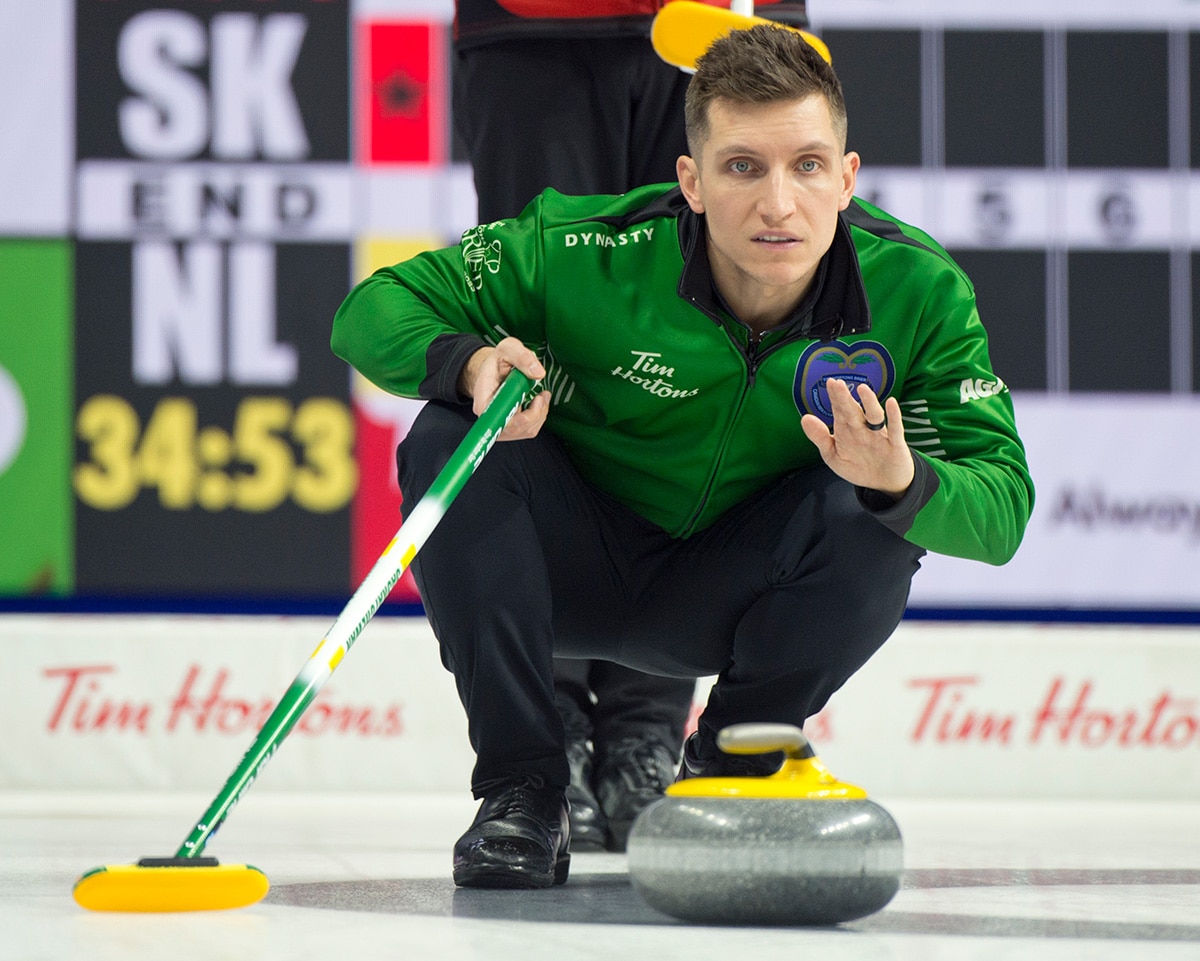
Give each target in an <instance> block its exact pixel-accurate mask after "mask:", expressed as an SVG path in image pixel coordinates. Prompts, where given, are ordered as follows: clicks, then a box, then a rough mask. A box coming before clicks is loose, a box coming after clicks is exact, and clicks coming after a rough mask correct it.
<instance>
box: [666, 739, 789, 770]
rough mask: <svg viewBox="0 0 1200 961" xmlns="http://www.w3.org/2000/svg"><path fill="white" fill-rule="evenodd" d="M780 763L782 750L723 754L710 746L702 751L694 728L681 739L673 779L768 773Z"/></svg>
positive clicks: (702, 747)
mask: <svg viewBox="0 0 1200 961" xmlns="http://www.w3.org/2000/svg"><path fill="white" fill-rule="evenodd" d="M781 767H783V752H782V751H773V752H771V753H770V754H726V753H725V752H724V751H721V750H720V749H719V748H716V747H714V748H713V749H712V751H711V752H708V751H705V750H704V746H703V744H702V743H701V741H700V732H699V731H696V732H695V733H694V734H692V735H691V737H689V738H688V739H687V740H686V741H684V742H683V763H682V764H680V765H679V775H678V776H677V777H676V778H675V780H677V781H683V780H686V779H687V778H690V777H769V776H770V775H772V774H774V773H775V772H776V771H778V770H779V769H780V768H781Z"/></svg>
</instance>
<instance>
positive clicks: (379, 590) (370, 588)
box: [175, 370, 533, 858]
mask: <svg viewBox="0 0 1200 961" xmlns="http://www.w3.org/2000/svg"><path fill="white" fill-rule="evenodd" d="M532 387H533V382H532V381H531V380H530V379H529V378H528V377H526V376H525V375H524V374H522V373H521V372H520V371H519V370H513V371H511V372H510V373H509V375H508V377H507V378H505V380H504V383H503V384H501V385H500V389H499V390H498V391H497V392H496V396H495V397H493V398H492V401H491V403H490V404H488V407H487V410H485V411H484V412H483V413H482V414H480V415H479V418H478V420H476V421H475V424H474V425H473V426H472V427H471V429H470V430H469V431H468V432H467V436H466V437H465V438H463V441H462V443H461V444H459V446H458V448H457V450H455V452H454V453H453V454H452V455H451V457H450V460H449V461H447V463H446V466H445V467H444V468H442V471H441V473H439V474H438V476H437V477H436V478H435V479H434V481H433V483H432V484H431V485H430V487H429V490H428V491H427V492H426V494H425V496H424V497H422V498H421V499H420V500H419V501H418V502H417V504H416V506H415V507H414V508H413V509H412V512H411V513H410V514H409V515H408V519H407V520H406V521H405V522H404V524H403V526H402V527H401V528H400V530H399V531H397V533H396V536H395V537H394V538H392V542H391V543H390V544H388V546H387V547H386V548H385V549H384V551H383V553H382V554H381V555H380V556H379V559H378V560H377V561H376V562H375V564H374V566H373V567H372V568H371V570H370V571H369V572H368V573H367V576H366V578H364V580H363V582H362V584H360V585H359V587H358V589H357V590H356V591H355V592H354V594H353V595H351V597H350V600H349V601H347V602H346V606H345V607H344V608H342V612H341V613H340V614H339V615H338V616H337V620H335V621H334V622H333V624H332V626H331V627H330V628H329V630H328V632H326V634H325V636H324V637H323V638H322V639H321V643H320V644H318V645H317V649H316V650H315V651H313V653H312V656H311V657H309V659H308V662H307V663H306V664H305V665H304V667H303V668H302V669H301V671H300V673H299V674H297V675H296V679H295V680H294V681H292V685H291V687H289V688H288V689H287V692H286V693H285V694H284V695H283V697H282V698H281V699H280V701H279V703H278V704H277V705H276V706H275V710H273V711H272V712H271V716H270V717H268V718H267V720H266V722H265V723H264V724H263V726H262V727H261V728H260V729H259V732H258V734H257V735H256V736H255V738H254V741H253V743H252V744H251V745H250V747H249V749H248V750H247V751H246V753H245V754H244V755H243V756H242V760H241V761H240V763H239V764H238V766H237V769H236V770H235V771H234V772H233V774H231V775H230V776H229V779H228V780H227V781H226V782H225V786H224V787H223V788H221V792H220V793H219V794H218V795H217V796H216V798H214V799H213V802H212V804H210V805H209V807H208V810H207V811H205V812H204V815H203V816H202V817H201V818H200V820H199V822H198V823H197V824H196V826H195V827H194V828H192V833H191V834H189V835H188V837H187V840H186V841H184V842H183V844H182V845H180V848H179V850H178V851H177V852H176V853H175V857H177V858H198V857H200V856H201V854H202V853H203V852H204V846H205V845H206V844H207V843H208V840H209V838H211V837H212V836H213V834H215V833H216V830H217V828H219V827H220V826H221V823H222V822H223V821H224V820H225V818H226V816H227V815H228V814H229V812H230V811H232V810H233V808H234V806H235V805H236V804H237V803H238V801H239V800H241V797H242V795H243V794H244V793H245V792H246V791H247V790H248V789H249V787H250V785H251V784H253V783H254V779H255V778H256V777H258V773H259V771H261V770H262V767H263V765H265V764H266V763H267V761H269V760H270V759H271V755H273V754H274V753H275V752H276V751H277V750H278V749H279V745H280V744H282V743H283V739H284V738H285V737H287V736H288V732H290V731H291V729H292V727H293V726H294V725H295V724H296V722H297V721H298V720H299V719H300V716H301V715H302V714H303V713H304V711H305V709H306V708H307V707H308V706H309V704H311V703H312V701H313V698H315V697H316V696H317V693H318V692H319V691H320V690H321V687H322V686H323V685H324V684H325V682H326V681H327V680H328V679H329V675H330V674H332V673H333V672H334V670H335V669H336V668H337V666H338V664H339V663H340V662H341V660H342V658H343V657H345V656H346V654H347V652H348V651H349V650H350V648H351V647H352V646H353V644H354V642H355V641H356V640H357V639H358V636H359V635H360V634H361V633H362V631H363V628H364V627H366V626H367V622H368V621H370V620H371V618H372V617H374V616H375V612H376V611H378V610H379V606H380V605H381V604H382V603H383V602H384V600H385V599H386V598H387V596H388V594H389V593H390V592H391V590H392V588H393V587H394V586H395V585H396V581H398V580H399V579H400V575H401V574H403V573H404V571H405V569H406V568H407V567H408V565H409V564H410V563H411V562H412V559H413V557H414V556H415V555H416V553H417V551H418V550H420V548H421V545H422V544H424V543H425V541H426V539H427V538H428V537H429V535H430V534H431V533H432V532H433V529H434V528H435V527H436V526H437V525H438V522H439V521H440V520H441V519H442V517H443V516H445V513H446V510H447V508H449V506H450V504H451V502H452V501H453V500H454V498H455V497H457V496H458V493H459V491H461V490H462V489H463V486H464V485H465V484H466V483H467V480H468V479H469V478H470V476H471V475H472V474H473V473H475V469H476V468H477V467H478V466H479V464H480V462H481V461H482V460H483V457H484V455H485V454H486V453H487V452H488V451H489V450H491V448H492V445H493V444H494V443H495V442H496V438H497V437H498V436H499V434H500V432H501V431H502V430H503V429H504V425H505V424H507V423H508V421H509V418H511V417H512V416H513V414H515V413H516V412H517V411H518V410H519V409H520V407H521V405H522V404H523V403H524V401H525V399H526V397H527V395H528V393H529V391H530V390H531V389H532Z"/></svg>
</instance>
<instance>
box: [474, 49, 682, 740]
mask: <svg viewBox="0 0 1200 961" xmlns="http://www.w3.org/2000/svg"><path fill="white" fill-rule="evenodd" d="M688 79H689V78H688V75H687V74H685V73H683V72H682V71H680V70H678V69H676V68H675V67H672V66H670V65H669V64H666V63H664V62H663V61H662V60H660V59H659V57H658V55H657V54H655V53H654V50H653V48H652V47H651V46H650V41H649V39H647V38H646V37H637V36H630V37H609V38H588V39H583V38H569V37H563V38H538V39H509V40H501V41H496V42H494V43H490V44H486V45H484V46H478V47H470V48H468V49H466V50H461V51H459V52H458V53H457V55H456V57H455V61H454V123H455V128H456V130H457V132H458V134H459V136H460V137H461V138H462V141H463V144H464V145H465V147H466V149H467V155H468V156H469V157H470V158H471V162H472V168H473V171H474V177H475V192H476V195H477V196H478V201H479V221H480V223H489V222H491V221H493V220H499V219H500V218H502V217H515V216H516V215H517V214H518V213H520V212H521V209H522V208H523V207H524V206H525V205H526V204H527V203H528V202H529V201H530V200H532V199H533V198H534V197H535V196H536V195H537V194H539V193H540V192H541V191H542V190H544V189H545V188H546V187H554V188H555V189H557V190H559V191H561V192H563V193H566V194H600V193H612V194H617V193H624V192H625V191H627V190H630V189H631V188H633V187H637V186H641V185H642V184H650V183H662V182H666V181H671V180H674V179H675V160H676V159H677V158H678V157H679V155H680V154H684V153H687V141H686V138H685V136H684V123H683V101H684V95H685V93H686V91H687V84H688ZM554 676H555V681H556V684H555V687H556V689H557V691H558V694H559V699H560V703H561V704H562V707H563V710H564V713H566V714H567V718H568V721H569V723H570V725H571V729H572V730H571V734H572V737H574V738H576V739H587V738H588V737H589V736H590V737H591V739H592V741H593V742H594V743H595V745H596V747H597V750H598V752H599V753H600V754H601V755H603V753H604V750H605V748H606V747H607V746H609V745H613V744H616V743H617V742H618V741H620V740H621V738H623V737H626V736H635V737H648V738H651V739H653V740H656V741H658V742H660V743H662V744H665V745H667V746H668V747H669V748H670V749H672V750H677V749H678V747H679V744H680V742H681V741H682V740H683V729H684V724H685V723H686V721H687V718H688V715H689V714H690V713H691V707H692V698H693V695H694V691H695V683H694V681H692V680H690V679H677V678H667V677H657V676H652V675H646V674H644V673H642V672H640V671H636V670H632V669H630V668H628V667H624V666H622V665H620V664H613V663H611V662H607V661H589V660H586V659H559V660H557V661H556V662H555V666H554Z"/></svg>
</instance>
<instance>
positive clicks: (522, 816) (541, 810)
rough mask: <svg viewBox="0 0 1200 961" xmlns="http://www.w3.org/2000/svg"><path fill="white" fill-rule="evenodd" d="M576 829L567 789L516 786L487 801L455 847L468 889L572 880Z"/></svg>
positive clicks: (457, 874) (526, 782)
mask: <svg viewBox="0 0 1200 961" xmlns="http://www.w3.org/2000/svg"><path fill="white" fill-rule="evenodd" d="M570 843H571V827H570V822H569V821H568V819H567V800H566V797H565V796H564V792H563V789H562V788H557V787H542V786H539V785H538V784H535V783H534V782H533V781H531V780H530V779H522V780H519V781H513V782H511V783H509V784H506V785H504V786H503V787H500V788H497V789H496V790H495V791H494V792H493V793H491V794H489V795H487V796H486V797H485V798H484V799H483V803H482V804H480V805H479V813H478V814H476V815H475V820H474V821H473V822H472V823H471V827H470V828H468V829H467V833H466V834H464V835H463V836H462V837H461V838H459V839H458V843H457V844H455V845H454V883H455V884H457V885H458V886H459V887H464V888H548V887H550V886H551V885H553V884H562V883H563V882H564V881H566V880H567V872H568V871H569V870H570V867H571V855H570V854H569V853H568V852H567V849H568V847H569V845H570Z"/></svg>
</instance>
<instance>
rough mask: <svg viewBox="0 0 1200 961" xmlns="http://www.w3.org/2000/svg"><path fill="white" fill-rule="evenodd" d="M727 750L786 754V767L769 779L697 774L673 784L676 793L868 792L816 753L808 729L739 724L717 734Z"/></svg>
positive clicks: (841, 796) (842, 795)
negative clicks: (836, 773) (839, 775)
mask: <svg viewBox="0 0 1200 961" xmlns="http://www.w3.org/2000/svg"><path fill="white" fill-rule="evenodd" d="M717 747H719V748H720V749H721V750H722V751H724V752H725V753H726V754H772V753H774V752H776V751H782V752H783V753H784V762H783V766H782V767H781V768H780V769H779V770H778V771H776V772H775V773H774V774H771V775H768V776H766V777H693V778H686V779H685V780H682V781H676V782H675V783H674V784H672V785H671V786H670V787H668V788H667V794H668V795H670V796H671V797H744V798H796V799H806V800H840V801H849V800H859V799H862V798H865V797H866V796H867V792H866V791H864V790H863V789H862V788H860V787H857V786H856V785H854V784H847V783H846V782H845V781H839V780H838V779H837V778H836V777H834V776H833V774H832V773H831V772H830V770H829V768H827V767H826V766H825V765H824V764H822V763H821V761H820V759H819V758H818V757H817V756H816V754H815V753H813V749H812V746H811V745H810V744H809V742H808V738H806V737H805V736H804V732H803V731H801V730H800V728H798V727H796V726H795V725H793V724H763V723H756V724H733V725H731V726H729V727H726V728H723V729H722V730H721V732H720V734H718V735H717Z"/></svg>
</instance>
